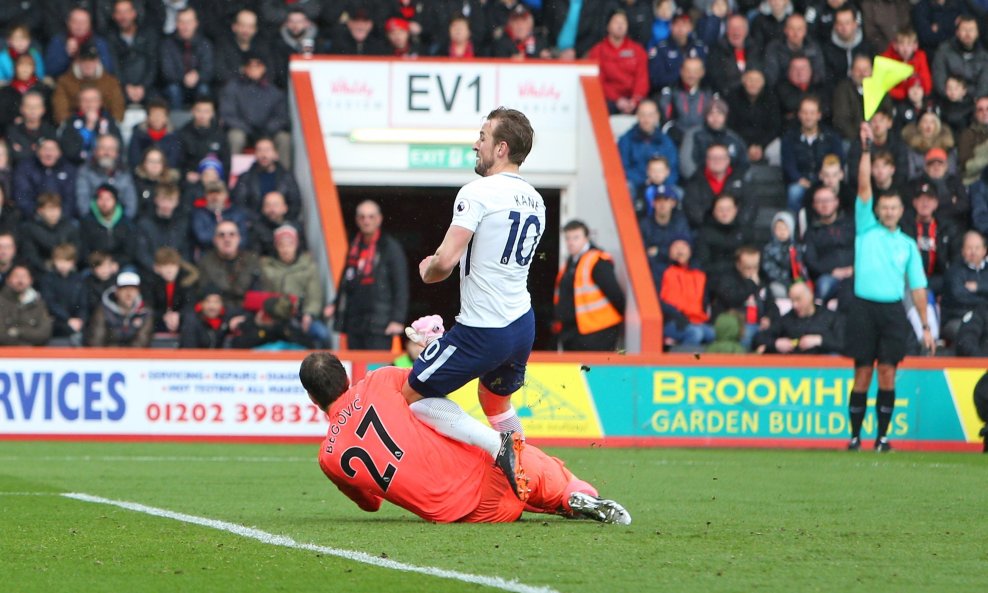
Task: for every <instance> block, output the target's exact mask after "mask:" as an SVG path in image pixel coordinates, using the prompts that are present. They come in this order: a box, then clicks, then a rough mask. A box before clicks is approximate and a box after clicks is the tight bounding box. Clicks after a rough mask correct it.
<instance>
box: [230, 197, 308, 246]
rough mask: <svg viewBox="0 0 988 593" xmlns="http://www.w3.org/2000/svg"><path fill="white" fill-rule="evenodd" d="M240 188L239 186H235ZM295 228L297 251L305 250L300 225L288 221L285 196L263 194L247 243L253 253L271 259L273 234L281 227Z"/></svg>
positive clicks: (294, 221) (293, 221) (296, 222)
mask: <svg viewBox="0 0 988 593" xmlns="http://www.w3.org/2000/svg"><path fill="white" fill-rule="evenodd" d="M237 187H240V184H239V183H238V184H237ZM286 224H287V225H291V226H293V227H295V230H296V231H298V235H299V249H300V250H304V249H305V236H304V234H303V233H302V225H301V224H299V222H298V221H297V220H289V218H288V203H287V201H286V200H285V196H284V195H283V194H282V193H281V192H278V191H271V192H268V193H266V194H264V200H263V201H262V202H261V211H260V214H259V215H257V218H256V219H255V220H254V222H253V223H252V224H251V225H250V240H249V241H248V243H249V244H250V245H251V246H252V247H253V249H254V251H256V252H257V253H258V255H261V256H265V255H266V256H270V257H273V256H275V255H277V252H276V251H275V248H274V232H275V230H276V229H277V228H278V227H280V226H283V225H286Z"/></svg>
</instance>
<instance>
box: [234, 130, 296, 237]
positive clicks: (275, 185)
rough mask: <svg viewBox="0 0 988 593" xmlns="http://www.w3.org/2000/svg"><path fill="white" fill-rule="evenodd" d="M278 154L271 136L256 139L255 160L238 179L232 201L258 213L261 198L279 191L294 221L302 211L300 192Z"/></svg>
mask: <svg viewBox="0 0 988 593" xmlns="http://www.w3.org/2000/svg"><path fill="white" fill-rule="evenodd" d="M280 153H281V151H280V150H279V149H277V148H276V147H275V143H274V141H272V140H271V138H268V137H261V138H259V139H258V140H257V143H256V144H255V145H254V163H253V164H252V165H251V166H250V168H249V169H247V171H246V172H245V173H244V174H242V175H241V176H240V177H239V178H238V179H237V186H236V187H235V188H234V190H233V200H234V202H235V203H236V204H238V205H239V206H240V207H242V208H245V209H247V211H248V212H250V213H252V214H254V215H257V214H258V213H260V212H261V206H262V201H263V199H264V197H265V196H267V195H268V194H269V193H271V192H278V193H280V194H281V195H282V196H283V197H284V199H285V203H286V204H287V205H288V218H289V219H290V220H297V219H298V218H299V215H300V214H301V211H302V195H301V193H300V192H299V188H298V183H297V182H296V181H295V176H294V175H292V173H291V172H290V171H289V170H288V169H287V168H286V167H285V166H283V165H282V164H281V162H280V161H281V157H280Z"/></svg>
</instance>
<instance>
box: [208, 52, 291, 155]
mask: <svg viewBox="0 0 988 593" xmlns="http://www.w3.org/2000/svg"><path fill="white" fill-rule="evenodd" d="M220 119H221V120H223V124H224V125H225V126H226V127H227V130H228V131H227V143H228V144H229V146H230V152H231V153H232V154H240V153H241V152H243V151H244V148H246V147H247V146H249V145H252V144H253V143H254V142H255V141H257V139H258V138H260V137H262V136H269V137H271V138H272V139H273V140H274V143H275V146H277V147H278V154H280V155H281V157H282V159H283V162H284V163H285V166H286V167H288V168H291V147H292V139H291V136H290V135H289V134H288V128H289V119H288V98H287V96H286V95H285V91H283V90H281V89H279V88H277V87H276V86H274V85H273V84H271V83H270V82H269V81H268V78H267V66H265V65H264V61H263V60H262V59H261V56H260V55H258V54H251V55H248V56H247V61H246V62H244V65H243V67H242V68H241V76H239V77H238V78H235V79H233V80H231V81H230V82H228V83H227V85H226V86H225V87H224V88H223V92H222V95H221V97H220Z"/></svg>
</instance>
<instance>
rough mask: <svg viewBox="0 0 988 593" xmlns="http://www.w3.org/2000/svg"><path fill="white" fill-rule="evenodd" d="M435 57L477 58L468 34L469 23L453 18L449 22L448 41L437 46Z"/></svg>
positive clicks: (462, 19)
mask: <svg viewBox="0 0 988 593" xmlns="http://www.w3.org/2000/svg"><path fill="white" fill-rule="evenodd" d="M436 56H438V57H441V58H459V59H470V58H475V57H477V56H478V54H477V51H476V49H475V48H474V45H473V39H472V34H471V32H470V21H469V20H468V19H467V18H466V17H464V16H455V17H453V19H452V20H451V21H450V22H449V40H447V41H446V42H445V43H443V44H441V45H440V46H439V49H437V50H436Z"/></svg>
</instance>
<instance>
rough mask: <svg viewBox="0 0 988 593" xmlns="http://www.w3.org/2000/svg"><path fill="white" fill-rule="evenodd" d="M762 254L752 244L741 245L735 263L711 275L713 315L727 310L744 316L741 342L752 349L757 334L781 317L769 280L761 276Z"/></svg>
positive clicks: (736, 253)
mask: <svg viewBox="0 0 988 593" xmlns="http://www.w3.org/2000/svg"><path fill="white" fill-rule="evenodd" d="M761 257H762V254H761V253H760V252H759V251H758V249H757V248H755V247H752V246H750V245H744V246H741V247H739V248H738V249H737V250H736V251H735V253H734V258H733V266H731V264H730V261H731V260H728V262H729V263H728V265H729V266H731V267H730V268H729V269H727V270H725V271H722V272H718V273H716V274H708V277H709V278H710V305H711V309H712V311H713V317H714V319H716V318H717V316H719V315H720V314H721V313H723V312H725V311H734V312H736V313H737V314H738V315H740V316H741V319H743V320H744V331H743V332H742V334H741V345H742V346H744V348H745V349H746V350H751V345H752V343H753V341H754V338H755V334H757V333H758V332H759V331H764V330H766V329H768V328H769V327H770V326H771V324H772V322H773V321H775V320H777V319H778V317H779V310H778V308H776V306H775V298H774V297H773V296H772V291H771V290H769V287H768V283H767V282H764V281H763V280H762V278H761V272H760V270H761Z"/></svg>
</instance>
